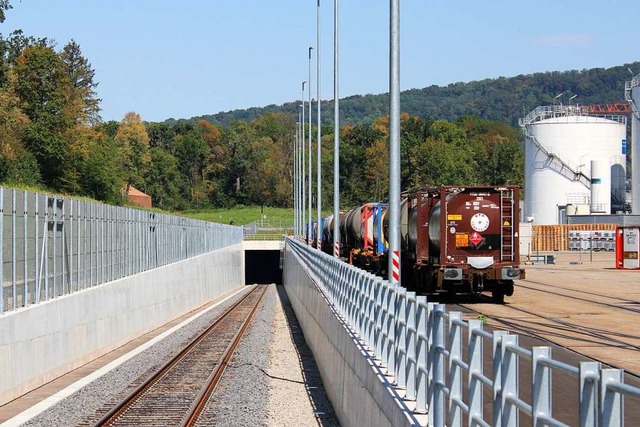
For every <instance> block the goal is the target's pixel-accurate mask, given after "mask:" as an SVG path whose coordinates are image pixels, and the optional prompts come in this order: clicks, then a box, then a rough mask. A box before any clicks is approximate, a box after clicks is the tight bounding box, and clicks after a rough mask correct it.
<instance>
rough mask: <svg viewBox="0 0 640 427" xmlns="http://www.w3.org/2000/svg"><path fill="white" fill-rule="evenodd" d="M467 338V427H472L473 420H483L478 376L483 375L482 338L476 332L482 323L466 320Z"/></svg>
mask: <svg viewBox="0 0 640 427" xmlns="http://www.w3.org/2000/svg"><path fill="white" fill-rule="evenodd" d="M468 323H469V337H468V348H469V350H468V352H469V375H468V390H469V392H468V394H469V425H473V422H474V420H481V419H483V407H482V391H483V390H482V387H483V384H482V382H480V379H479V376H480V375H482V374H483V366H482V361H483V360H484V359H483V342H482V336H481V335H479V334H478V333H476V331H477V332H480V331H481V330H482V322H481V321H480V320H472V319H469V320H468Z"/></svg>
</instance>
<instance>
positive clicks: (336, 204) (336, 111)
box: [333, 0, 340, 258]
mask: <svg viewBox="0 0 640 427" xmlns="http://www.w3.org/2000/svg"><path fill="white" fill-rule="evenodd" d="M338 3H339V1H338V0H333V255H334V256H335V257H336V258H339V257H340V96H339V94H338V92H339V89H340V72H339V71H340V70H339V65H340V62H339V59H340V57H339V51H338V47H339V43H338V42H339V37H338V9H339V4H338Z"/></svg>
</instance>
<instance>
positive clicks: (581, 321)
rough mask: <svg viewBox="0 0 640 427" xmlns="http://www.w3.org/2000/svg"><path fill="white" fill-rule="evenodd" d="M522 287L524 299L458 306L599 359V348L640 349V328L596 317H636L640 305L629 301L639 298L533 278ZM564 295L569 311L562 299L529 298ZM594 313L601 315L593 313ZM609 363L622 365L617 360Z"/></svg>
mask: <svg viewBox="0 0 640 427" xmlns="http://www.w3.org/2000/svg"><path fill="white" fill-rule="evenodd" d="M518 290H520V291H525V292H528V293H529V294H528V295H527V296H526V297H525V298H524V299H523V300H522V302H517V301H516V302H515V303H509V304H505V305H501V306H495V305H494V304H486V305H485V304H482V303H480V304H478V302H477V301H475V302H469V303H465V302H461V303H458V304H456V305H457V306H459V307H460V308H461V309H462V310H463V311H467V312H471V313H474V314H476V315H478V316H483V317H486V318H487V319H490V323H491V324H492V326H493V327H494V328H496V327H497V328H502V327H504V328H506V329H509V330H511V331H513V332H515V333H519V334H523V335H528V336H530V337H533V338H535V339H538V340H540V341H543V342H547V343H553V344H556V345H559V346H562V347H564V348H566V349H568V350H570V351H572V352H574V353H576V354H579V355H582V356H586V357H590V358H595V359H596V360H598V359H599V357H598V356H599V353H598V351H597V350H596V351H594V349H598V348H610V349H613V348H616V349H619V350H620V351H624V352H625V354H637V352H638V351H640V334H637V333H636V330H634V329H629V328H620V327H618V326H619V325H618V324H616V323H612V322H608V321H606V320H604V321H598V320H596V319H610V318H624V319H628V320H629V321H630V320H631V318H630V317H629V316H636V315H637V314H638V313H640V309H638V308H636V307H629V306H627V305H631V304H638V301H635V300H633V299H630V298H624V297H618V296H611V295H604V294H601V293H597V292H592V291H588V290H577V289H571V288H568V287H561V286H558V285H557V284H555V285H551V284H548V283H543V282H536V281H531V280H526V281H522V282H520V283H518V288H517V289H516V291H518ZM538 295H539V296H538ZM589 296H591V297H592V298H589ZM559 298H560V299H561V300H562V301H564V300H565V299H566V300H567V302H566V303H563V304H565V306H566V307H571V309H570V310H568V311H566V312H565V311H564V310H562V308H561V307H562V305H560V304H557V305H558V306H559V307H558V308H560V311H558V310H557V309H548V310H547V309H545V308H544V307H541V306H540V305H537V306H536V305H535V304H533V305H531V304H530V303H529V302H530V301H534V300H538V301H546V300H549V301H554V302H557V301H559V300H558V299H559ZM482 300H483V301H486V300H485V299H482ZM594 307H595V309H594ZM554 310H555V311H554ZM624 313H629V314H624ZM631 313H633V314H631ZM594 315H595V316H596V317H593V318H590V316H594ZM591 319H593V320H591ZM501 325H502V326H501ZM608 364H609V365H611V366H613V367H620V366H616V364H615V363H608ZM625 370H626V371H627V373H628V374H630V375H632V376H634V377H636V378H638V373H637V372H633V371H630V370H629V369H628V368H627V369H625Z"/></svg>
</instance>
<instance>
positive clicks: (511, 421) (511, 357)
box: [501, 335, 518, 427]
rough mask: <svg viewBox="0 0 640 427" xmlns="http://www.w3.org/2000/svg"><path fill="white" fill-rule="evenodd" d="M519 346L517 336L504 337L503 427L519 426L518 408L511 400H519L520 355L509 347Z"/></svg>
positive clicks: (502, 368) (502, 367)
mask: <svg viewBox="0 0 640 427" xmlns="http://www.w3.org/2000/svg"><path fill="white" fill-rule="evenodd" d="M517 345H518V336H517V335H505V336H503V337H502V366H501V371H502V393H501V394H502V420H501V421H502V426H503V427H516V426H517V425H518V408H517V407H516V406H515V405H514V404H513V403H511V402H509V399H517V398H518V355H517V354H516V352H514V351H513V350H510V349H509V347H512V346H517Z"/></svg>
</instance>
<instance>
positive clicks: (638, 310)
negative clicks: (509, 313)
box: [518, 279, 640, 313]
mask: <svg viewBox="0 0 640 427" xmlns="http://www.w3.org/2000/svg"><path fill="white" fill-rule="evenodd" d="M525 283H534V284H536V285H537V286H543V287H545V288H553V289H555V291H549V290H542V289H537V288H535V287H533V286H527V285H526V284H525ZM518 288H524V289H529V290H532V291H534V292H543V293H546V294H552V295H556V296H559V297H564V298H569V299H572V300H580V301H585V302H589V303H592V304H597V305H602V306H605V307H611V308H615V309H618V310H624V311H630V312H632V313H640V308H633V307H625V306H621V305H619V304H615V303H607V302H604V301H594V300H593V299H588V298H583V297H579V296H575V294H578V295H589V296H595V297H598V298H604V299H607V300H611V301H616V302H618V303H621V304H634V305H640V301H638V300H632V299H629V298H620V297H615V296H612V295H605V294H600V293H597V292H589V291H585V290H581V289H568V288H562V291H563V292H558V289H557V287H556V286H554V285H550V284H548V283H543V282H538V281H535V280H528V279H527V280H526V281H521V282H519V283H518ZM564 292H570V293H572V294H574V295H567V294H566V293H564Z"/></svg>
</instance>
